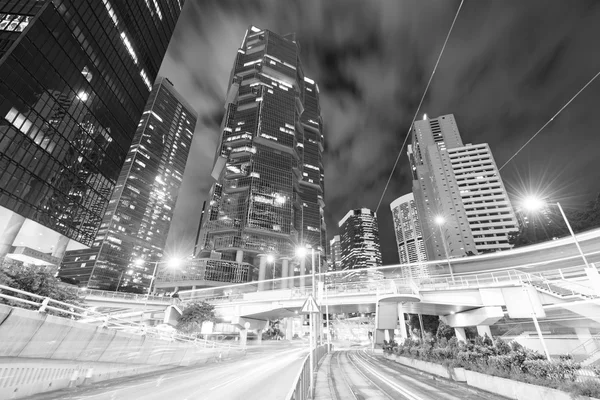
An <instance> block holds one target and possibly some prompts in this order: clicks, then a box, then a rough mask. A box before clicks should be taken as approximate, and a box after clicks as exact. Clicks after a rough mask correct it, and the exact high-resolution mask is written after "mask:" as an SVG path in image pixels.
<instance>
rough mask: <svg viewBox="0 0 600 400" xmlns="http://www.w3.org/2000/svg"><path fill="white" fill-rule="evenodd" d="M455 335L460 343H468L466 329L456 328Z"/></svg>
mask: <svg viewBox="0 0 600 400" xmlns="http://www.w3.org/2000/svg"><path fill="white" fill-rule="evenodd" d="M454 334H455V335H456V338H457V339H458V341H459V342H465V343H467V334H466V333H465V328H454Z"/></svg>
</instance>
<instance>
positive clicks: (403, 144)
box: [375, 0, 465, 214]
mask: <svg viewBox="0 0 600 400" xmlns="http://www.w3.org/2000/svg"><path fill="white" fill-rule="evenodd" d="M464 1H465V0H461V2H460V4H459V5H458V9H457V10H456V14H455V15H454V19H453V20H452V24H451V25H450V29H449V30H448V34H447V35H446V39H445V40H444V44H443V45H442V49H441V51H440V54H439V55H438V58H437V60H436V62H435V65H434V67H433V71H431V76H430V77H429V81H428V82H427V86H425V91H423V96H421V100H420V101H419V106H418V107H417V111H415V115H414V116H413V119H412V122H411V123H410V126H409V127H408V131H407V132H406V136H405V137H404V142H403V143H402V147H401V148H400V151H399V152H398V156H397V157H396V161H395V162H394V166H393V167H392V171H391V172H390V176H389V177H388V180H387V182H386V184H385V187H384V188H383V193H381V197H380V198H379V203H377V208H376V209H375V214H377V212H378V211H379V207H380V206H381V202H382V201H383V197H384V196H385V193H386V192H387V189H388V186H389V185H390V182H391V180H392V177H393V176H394V171H396V167H397V166H398V162H399V161H400V157H401V156H402V152H403V151H404V146H406V142H407V140H408V137H409V136H410V131H411V129H412V126H413V124H414V123H415V120H416V119H417V115H418V114H419V111H420V110H421V106H422V105H423V101H424V100H425V96H426V95H427V91H428V90H429V86H430V85H431V81H432V80H433V76H434V75H435V71H436V70H437V67H438V65H439V63H440V60H441V59H442V55H443V54H444V49H445V48H446V44H447V43H448V39H450V34H451V33H452V30H453V29H454V24H455V23H456V20H457V19H458V14H460V9H461V8H462V5H463V3H464Z"/></svg>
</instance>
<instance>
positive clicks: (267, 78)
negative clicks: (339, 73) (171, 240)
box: [199, 26, 327, 281]
mask: <svg viewBox="0 0 600 400" xmlns="http://www.w3.org/2000/svg"><path fill="white" fill-rule="evenodd" d="M225 109H226V112H225V116H224V118H223V122H222V124H221V139H220V143H219V145H218V147H217V152H216V156H215V163H214V169H213V173H212V176H213V178H215V180H216V183H215V184H214V185H213V187H212V189H211V193H210V199H211V201H210V204H209V207H208V210H207V214H206V216H207V217H206V218H205V222H204V224H203V227H202V233H201V235H200V244H199V248H200V249H201V250H200V252H199V256H201V257H208V256H209V254H211V255H212V257H213V258H220V259H221V260H224V261H229V262H235V263H238V264H239V265H242V263H248V264H252V265H254V266H257V265H258V280H260V281H262V280H264V279H265V278H266V273H267V265H266V264H267V255H268V254H270V255H273V256H274V258H275V264H276V268H274V270H276V271H279V270H280V271H281V274H282V276H288V275H290V274H293V273H294V267H293V265H294V264H293V257H294V254H295V248H296V247H297V246H299V245H302V246H310V247H312V248H315V249H316V250H317V251H318V254H319V257H320V258H324V257H325V249H326V244H327V242H326V235H325V222H324V218H323V208H324V207H325V203H324V201H323V192H324V175H323V163H322V153H323V134H322V130H323V127H322V125H323V123H322V119H321V113H320V107H319V88H318V86H317V85H316V84H315V83H314V81H312V80H311V79H309V78H307V77H305V76H304V72H303V70H302V64H301V62H300V49H299V46H298V44H297V43H296V40H295V37H294V36H293V35H286V36H280V35H277V34H275V33H273V32H270V31H268V30H262V29H258V28H256V27H254V26H252V27H250V28H249V29H248V30H247V32H246V35H245V36H244V39H243V41H242V45H241V47H240V49H239V50H238V52H237V55H236V58H235V62H234V66H233V69H232V71H231V77H230V80H229V90H228V93H227V98H226V103H225ZM305 264H306V262H305V261H304V260H302V264H301V267H300V269H301V271H300V272H301V273H302V274H303V273H304V272H303V271H304V267H305ZM272 269H273V268H272V266H271V265H269V268H268V270H269V271H271V270H272ZM269 274H271V275H270V276H272V273H271V272H269ZM276 274H277V272H276ZM250 275H252V274H250Z"/></svg>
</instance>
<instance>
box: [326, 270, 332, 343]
mask: <svg viewBox="0 0 600 400" xmlns="http://www.w3.org/2000/svg"><path fill="white" fill-rule="evenodd" d="M325 321H326V325H327V352H328V353H329V352H330V351H331V328H330V327H329V297H327V279H325Z"/></svg>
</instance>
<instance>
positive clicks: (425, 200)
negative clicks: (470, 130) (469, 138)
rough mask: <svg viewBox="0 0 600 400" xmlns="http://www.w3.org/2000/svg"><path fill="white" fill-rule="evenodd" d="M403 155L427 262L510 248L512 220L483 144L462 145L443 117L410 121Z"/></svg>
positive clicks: (514, 223)
mask: <svg viewBox="0 0 600 400" xmlns="http://www.w3.org/2000/svg"><path fill="white" fill-rule="evenodd" d="M408 157H409V160H410V164H411V167H412V173H413V194H414V197H415V203H416V205H417V209H418V214H419V216H420V221H421V223H422V229H423V236H424V237H425V238H428V239H426V240H425V248H426V251H427V256H428V258H429V259H431V260H436V259H444V258H448V257H462V256H465V255H469V254H479V253H485V252H490V251H497V250H505V249H509V248H511V247H512V246H511V245H510V244H509V243H508V233H509V232H512V231H515V230H517V221H516V218H515V214H514V212H513V209H512V206H511V203H510V200H509V198H508V195H507V193H506V189H505V188H504V184H503V183H502V178H501V177H500V173H499V171H498V168H497V166H496V163H495V161H494V158H493V156H492V153H491V151H490V148H489V146H488V145H487V144H485V143H483V144H475V145H471V144H467V145H464V144H463V142H462V139H461V137H460V133H459V131H458V127H457V125H456V121H455V120H454V116H453V115H451V114H450V115H443V116H441V117H438V118H432V119H429V118H425V119H423V120H421V121H416V122H415V123H414V126H413V130H412V144H411V145H410V146H409V148H408Z"/></svg>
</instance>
